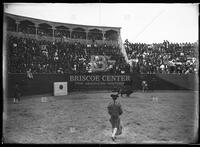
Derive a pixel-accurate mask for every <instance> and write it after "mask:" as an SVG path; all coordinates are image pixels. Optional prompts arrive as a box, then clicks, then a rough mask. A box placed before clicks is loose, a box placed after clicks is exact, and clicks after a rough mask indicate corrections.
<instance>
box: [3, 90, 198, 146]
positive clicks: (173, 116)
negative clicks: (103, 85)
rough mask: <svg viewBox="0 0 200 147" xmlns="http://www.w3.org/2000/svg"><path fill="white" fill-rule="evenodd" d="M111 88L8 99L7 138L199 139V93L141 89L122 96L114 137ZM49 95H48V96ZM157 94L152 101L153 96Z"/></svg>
mask: <svg viewBox="0 0 200 147" xmlns="http://www.w3.org/2000/svg"><path fill="white" fill-rule="evenodd" d="M110 94H111V93H110V92H85V93H70V94H69V95H68V96H56V97H54V96H47V95H46V97H47V98H48V101H47V102H41V97H42V96H29V97H23V98H22V100H21V102H20V103H19V104H13V102H12V100H11V99H10V100H7V102H6V103H5V104H6V105H5V106H6V111H5V113H4V124H3V127H4V130H3V135H4V143H28V144H30V143H31V144H35V143H36V144H43V143H45V144H46V143H47V144H51V143H53V144H65V143H67V144H68V143H75V144H79V143H81V144H85V143H92V144H96V143H98V144H116V143H117V144H118V143H119V144H120V143H122V144H146V143H147V144H149V143H164V144H166V143H173V144H174V143H175V144H176V143H178V144H180V143H187V144H188V143H194V139H195V135H196V134H195V132H196V119H195V113H196V110H195V108H196V107H197V98H198V97H197V92H191V91H155V92H147V93H142V92H136V93H133V94H131V96H130V97H129V98H128V97H125V96H124V97H119V98H118V100H119V101H120V102H121V104H122V108H123V114H122V116H121V122H122V125H123V133H122V135H120V136H118V138H117V139H116V142H113V141H112V140H111V124H110V123H109V115H108V113H107V105H108V103H109V102H110V101H111V100H112V99H111V97H110ZM43 96H44V95H43ZM153 96H154V97H157V98H158V99H157V100H158V101H157V100H154V101H153V98H152V97H153Z"/></svg>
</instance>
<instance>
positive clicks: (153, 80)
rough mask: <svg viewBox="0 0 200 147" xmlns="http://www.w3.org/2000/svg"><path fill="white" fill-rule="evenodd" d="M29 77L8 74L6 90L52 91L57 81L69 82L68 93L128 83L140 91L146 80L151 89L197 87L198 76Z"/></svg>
mask: <svg viewBox="0 0 200 147" xmlns="http://www.w3.org/2000/svg"><path fill="white" fill-rule="evenodd" d="M33 77H34V78H33V79H27V77H26V74H8V75H7V77H6V87H5V89H6V93H7V96H8V97H13V93H14V86H15V83H16V82H18V83H19V84H20V88H21V89H22V94H23V95H37V94H52V95H53V83H54V82H68V92H72V91H91V90H110V91H111V90H113V89H114V88H116V87H120V86H123V85H124V84H125V83H129V84H130V85H131V86H132V88H133V89H136V90H140V89H141V83H142V81H143V80H145V81H147V83H148V86H149V90H197V85H198V75H197V74H188V75H179V74H128V75H109V74H95V73H91V74H76V75H74V74H73V75H69V74H33Z"/></svg>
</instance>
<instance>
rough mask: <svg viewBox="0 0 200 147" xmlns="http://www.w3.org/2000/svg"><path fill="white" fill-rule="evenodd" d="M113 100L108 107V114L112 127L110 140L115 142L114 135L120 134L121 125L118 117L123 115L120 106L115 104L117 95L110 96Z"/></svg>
mask: <svg viewBox="0 0 200 147" xmlns="http://www.w3.org/2000/svg"><path fill="white" fill-rule="evenodd" d="M111 97H112V99H113V101H112V102H110V103H109V105H108V107H107V108H108V113H109V115H110V116H111V118H110V123H111V125H112V136H111V138H112V140H113V141H115V139H116V135H120V134H122V125H121V123H120V117H119V116H120V115H121V114H122V113H123V111H122V107H121V104H120V103H119V102H117V101H116V100H117V98H118V97H119V96H118V94H111Z"/></svg>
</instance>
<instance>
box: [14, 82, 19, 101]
mask: <svg viewBox="0 0 200 147" xmlns="http://www.w3.org/2000/svg"><path fill="white" fill-rule="evenodd" d="M20 96H21V91H20V88H19V84H18V83H16V84H15V90H14V100H13V102H14V103H18V102H19V101H20Z"/></svg>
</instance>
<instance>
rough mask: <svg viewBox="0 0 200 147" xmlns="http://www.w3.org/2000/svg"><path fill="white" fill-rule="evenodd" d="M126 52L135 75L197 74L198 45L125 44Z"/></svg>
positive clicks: (166, 43)
mask: <svg viewBox="0 0 200 147" xmlns="http://www.w3.org/2000/svg"><path fill="white" fill-rule="evenodd" d="M124 46H125V50H126V53H127V56H128V59H129V64H130V65H131V71H132V72H135V73H148V74H153V73H167V74H169V73H178V74H188V73H197V72H198V68H197V67H198V66H197V64H198V63H197V59H198V46H197V43H181V44H178V43H169V41H164V42H163V43H153V44H143V43H142V44H141V43H130V42H129V41H128V40H126V41H125V43H124Z"/></svg>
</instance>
